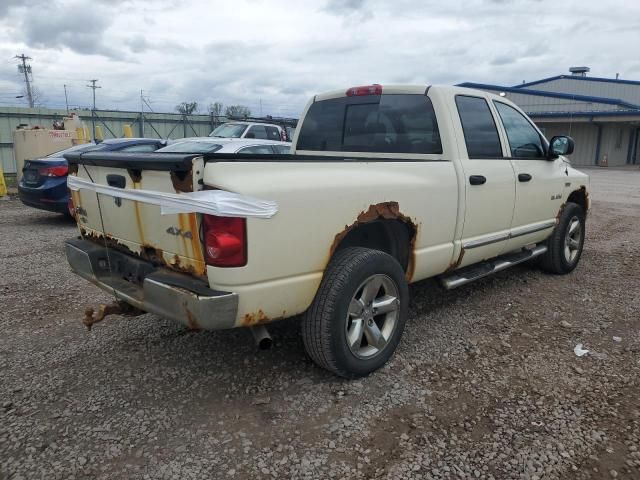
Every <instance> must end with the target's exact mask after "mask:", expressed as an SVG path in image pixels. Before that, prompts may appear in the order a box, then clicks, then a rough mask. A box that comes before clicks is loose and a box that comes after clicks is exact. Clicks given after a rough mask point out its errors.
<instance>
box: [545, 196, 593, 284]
mask: <svg viewBox="0 0 640 480" xmlns="http://www.w3.org/2000/svg"><path fill="white" fill-rule="evenodd" d="M576 221H577V222H578V223H579V227H578V228H579V229H580V235H579V240H578V242H577V245H576V244H575V243H573V242H572V243H571V244H572V245H574V247H575V249H574V250H570V252H571V253H570V255H568V254H567V248H569V249H570V248H571V247H568V244H567V241H568V240H567V237H568V233H569V229H570V228H572V225H574V224H575V223H576ZM584 238H585V212H584V210H583V209H582V207H581V206H580V205H578V204H577V203H572V202H568V203H567V204H566V205H565V207H564V209H563V210H562V213H561V214H560V219H559V221H558V225H557V226H556V228H555V230H554V231H553V233H552V234H551V236H550V237H549V238H548V239H547V241H546V245H547V249H548V250H547V251H546V253H544V254H543V255H542V256H541V257H540V266H541V267H542V269H543V270H545V271H547V272H549V273H554V274H557V275H564V274H567V273H569V272H571V271H573V269H574V268H576V266H577V265H578V262H579V261H580V257H581V256H582V248H583V246H584ZM572 240H573V241H575V239H572Z"/></svg>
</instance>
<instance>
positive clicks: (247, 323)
mask: <svg viewBox="0 0 640 480" xmlns="http://www.w3.org/2000/svg"><path fill="white" fill-rule="evenodd" d="M270 321H271V319H270V318H269V317H267V316H266V315H265V314H264V312H263V311H262V310H258V311H257V312H256V313H247V314H245V316H244V317H243V318H242V322H241V324H242V326H243V327H253V326H254V325H260V324H262V323H268V322H270Z"/></svg>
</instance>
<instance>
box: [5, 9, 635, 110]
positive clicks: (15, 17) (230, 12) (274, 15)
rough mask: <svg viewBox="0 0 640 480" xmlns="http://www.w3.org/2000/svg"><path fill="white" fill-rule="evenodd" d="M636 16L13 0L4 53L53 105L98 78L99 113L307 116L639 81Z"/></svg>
mask: <svg viewBox="0 0 640 480" xmlns="http://www.w3.org/2000/svg"><path fill="white" fill-rule="evenodd" d="M638 18H640V4H636V3H634V2H631V3H630V2H628V1H625V0H612V1H611V2H609V3H608V4H606V5H604V4H602V3H601V2H596V1H595V0H584V1H579V0H568V1H565V2H553V1H551V0H539V1H532V0H511V1H510V0H470V1H467V2H465V5H464V8H463V7H461V6H460V4H459V3H458V2H435V1H430V2H424V1H418V0H396V1H394V2H386V1H383V0H348V1H344V2H343V1H340V2H338V1H337V0H328V1H325V2H324V3H322V4H319V3H317V2H314V1H298V2H286V1H279V2H277V1H267V0H235V1H233V2H228V1H217V0H216V1H211V0H192V1H178V0H121V1H106V0H102V1H81V0H49V1H42V0H34V1H31V2H16V1H13V0H11V1H8V0H5V1H4V2H3V3H2V4H1V5H0V55H3V57H2V58H3V59H6V60H5V64H6V63H7V62H10V57H11V56H12V55H14V54H16V53H22V52H24V53H25V54H27V55H30V56H31V57H33V61H32V65H33V71H34V78H35V81H36V84H37V85H38V86H39V88H40V90H42V91H43V92H44V93H45V94H46V97H47V98H48V100H49V102H50V103H51V104H52V105H56V104H57V105H58V106H59V105H61V104H63V103H64V91H63V88H62V85H63V84H67V85H68V89H69V94H70V100H71V103H72V104H81V105H88V104H89V103H90V90H89V89H88V88H86V86H85V85H86V79H89V78H98V79H100V84H101V85H102V87H103V88H102V89H101V90H99V91H98V106H99V107H113V108H120V109H136V108H138V105H139V92H140V89H144V90H145V92H146V94H147V95H149V97H150V99H151V102H152V105H153V106H154V108H155V109H156V110H158V111H169V110H172V109H173V107H174V106H175V105H176V104H177V103H179V102H181V101H191V100H196V101H198V102H199V103H200V104H202V105H203V106H204V105H207V104H208V103H210V102H212V101H214V100H218V101H222V102H224V103H225V104H232V103H244V104H247V105H249V106H250V107H251V108H252V110H253V111H254V113H259V105H260V102H262V106H263V112H264V113H271V114H285V115H298V114H299V112H300V110H301V108H302V107H303V106H304V104H305V102H306V100H307V98H308V97H309V96H311V95H313V94H314V93H317V92H320V91H324V90H330V89H334V88H345V87H349V86H352V85H358V84H366V83H373V82H377V83H382V84H385V83H445V84H451V83H459V82H463V81H476V82H484V83H497V84H504V85H513V84H517V83H520V82H521V81H522V80H527V81H530V80H535V79H538V78H542V77H546V76H550V75H557V74H560V73H566V72H567V69H568V67H570V66H572V65H575V64H586V65H588V66H590V67H591V69H592V74H593V75H596V76H609V77H613V76H615V74H616V73H620V74H621V76H622V78H635V79H640V62H638V60H637V59H636V57H637V54H636V44H637V32H638V31H639V29H640V25H639V21H638V20H637V19H638ZM5 53H6V54H7V55H5ZM12 68H15V67H12ZM5 71H6V69H3V70H0V74H1V75H2V78H0V81H1V85H3V86H7V87H10V88H12V89H14V90H16V91H19V90H20V89H21V85H20V77H19V76H18V75H17V71H15V70H13V71H14V74H11V73H5Z"/></svg>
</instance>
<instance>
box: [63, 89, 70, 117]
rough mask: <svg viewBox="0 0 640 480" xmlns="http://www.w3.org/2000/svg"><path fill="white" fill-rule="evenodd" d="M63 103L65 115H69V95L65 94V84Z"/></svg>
mask: <svg viewBox="0 0 640 480" xmlns="http://www.w3.org/2000/svg"><path fill="white" fill-rule="evenodd" d="M64 104H65V105H66V106H67V115H69V97H68V96H67V85H66V84H65V85H64Z"/></svg>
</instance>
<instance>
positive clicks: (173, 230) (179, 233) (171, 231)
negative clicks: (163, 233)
mask: <svg viewBox="0 0 640 480" xmlns="http://www.w3.org/2000/svg"><path fill="white" fill-rule="evenodd" d="M167 233H168V234H170V235H175V236H176V237H182V238H189V239H191V238H193V235H192V233H191V232H190V231H188V230H187V231H183V230H182V229H180V228H176V227H169V228H167Z"/></svg>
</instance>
